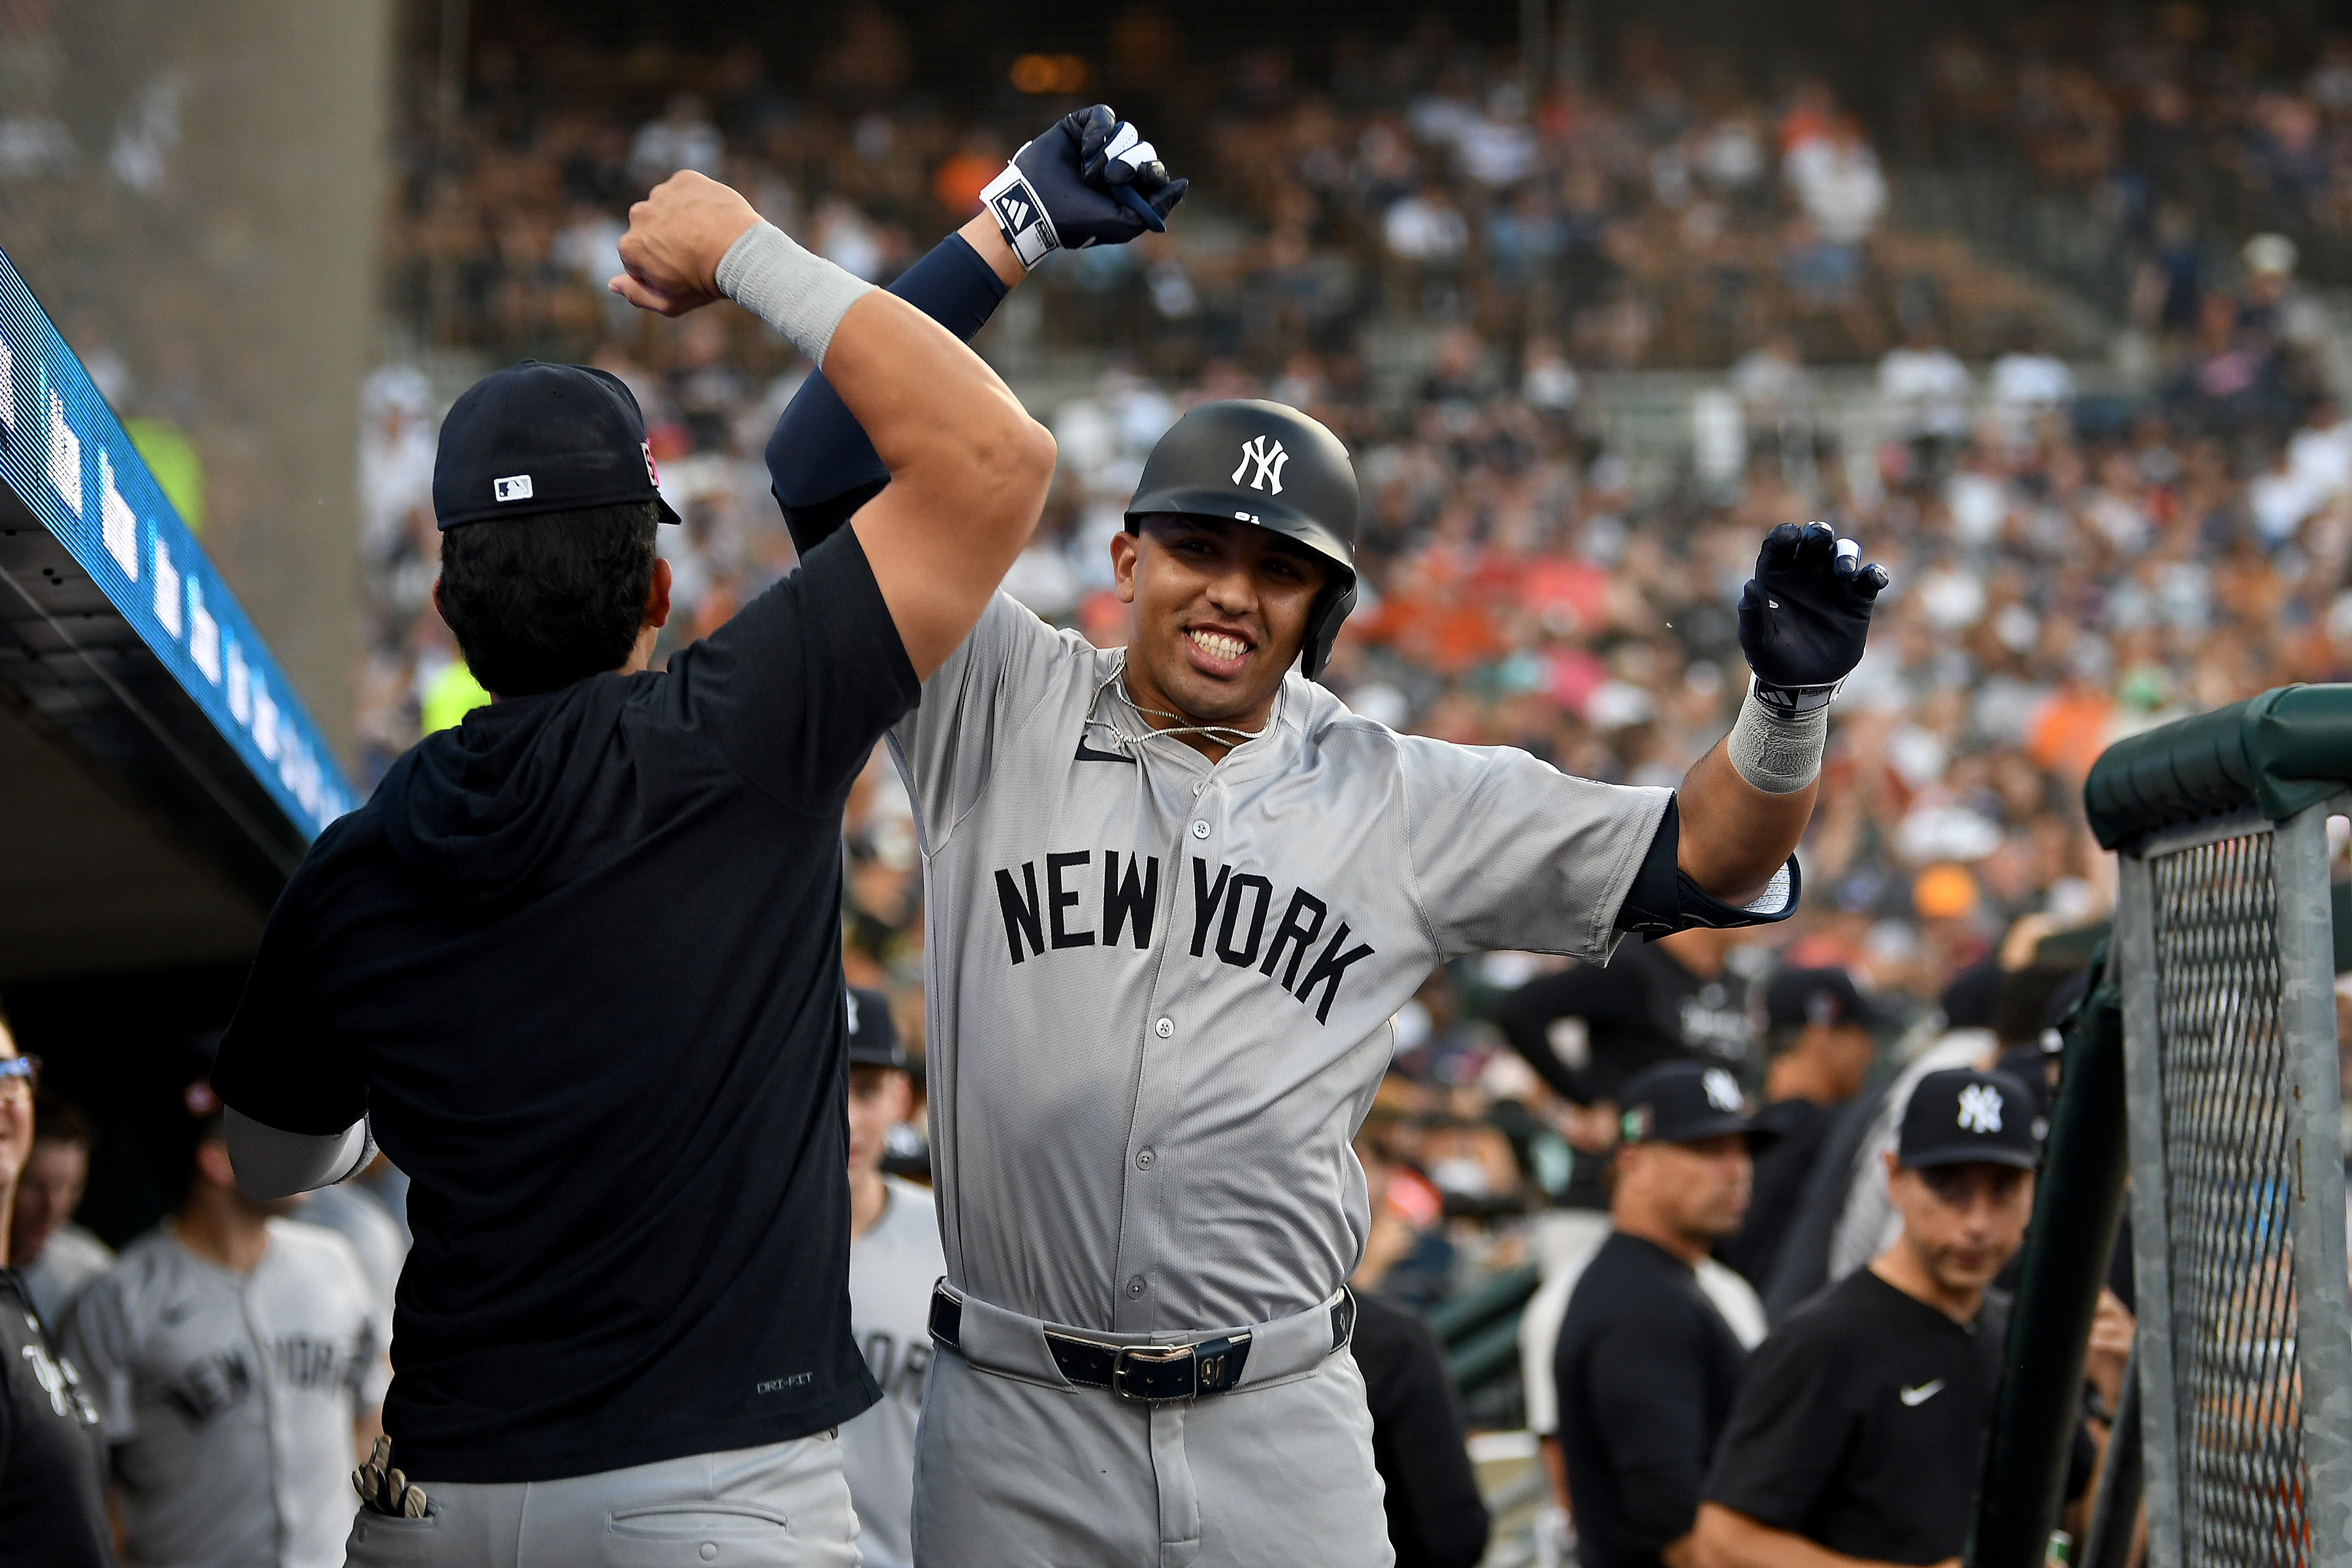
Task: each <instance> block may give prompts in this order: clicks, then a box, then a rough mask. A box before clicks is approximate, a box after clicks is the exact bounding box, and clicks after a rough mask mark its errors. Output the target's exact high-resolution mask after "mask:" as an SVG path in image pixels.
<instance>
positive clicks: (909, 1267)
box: [841, 1176, 947, 1568]
mask: <svg viewBox="0 0 2352 1568" xmlns="http://www.w3.org/2000/svg"><path fill="white" fill-rule="evenodd" d="M883 1180H884V1181H885V1182H886V1183H887V1184H888V1185H889V1190H890V1202H889V1206H888V1207H887V1208H885V1209H884V1210H883V1211H882V1217H881V1218H880V1219H877V1220H876V1221H875V1222H874V1228H873V1229H871V1230H869V1231H867V1232H866V1234H865V1235H864V1236H861V1237H857V1238H856V1239H855V1240H853V1241H852V1242H851V1243H850V1244H849V1327H850V1331H851V1333H853V1334H854V1335H856V1339H857V1348H858V1349H859V1350H861V1351H863V1352H866V1367H867V1369H868V1370H870V1371H871V1372H872V1373H874V1381H875V1382H877V1383H878V1384H881V1385H882V1403H881V1404H879V1405H874V1406H872V1407H871V1408H870V1409H868V1410H866V1411H865V1412H864V1413H863V1414H861V1415H854V1416H852V1417H851V1418H850V1419H848V1420H847V1421H845V1422H843V1423H842V1426H841V1468H842V1470H843V1473H844V1474H845V1475H846V1476H847V1477H848V1478H849V1496H850V1500H852V1501H853V1502H855V1503H856V1505H857V1523H858V1534H857V1550H858V1551H859V1552H863V1553H864V1554H865V1558H866V1568H913V1564H914V1561H915V1548H914V1543H913V1542H912V1541H910V1540H909V1539H908V1517H909V1515H910V1514H911V1512H912V1510H913V1508H914V1500H915V1426H916V1424H917V1422H918V1420H919V1417H920V1416H921V1415H922V1413H923V1374H924V1373H926V1372H929V1370H930V1365H931V1336H930V1309H931V1286H932V1285H933V1284H934V1283H935V1282H936V1281H937V1280H938V1279H939V1277H940V1275H942V1274H944V1273H946V1272H947V1259H946V1258H944V1257H943V1256H942V1255H941V1254H940V1211H939V1209H938V1207H937V1206H936V1205H934V1204H933V1203H932V1202H931V1194H929V1193H928V1192H926V1191H925V1190H924V1189H922V1188H921V1187H919V1186H917V1185H916V1184H914V1183H912V1182H902V1181H900V1180H899V1179H898V1177H896V1176H885V1177H884V1178H883Z"/></svg>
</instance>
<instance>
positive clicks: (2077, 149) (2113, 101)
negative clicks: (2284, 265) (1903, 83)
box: [1920, 5, 2352, 328]
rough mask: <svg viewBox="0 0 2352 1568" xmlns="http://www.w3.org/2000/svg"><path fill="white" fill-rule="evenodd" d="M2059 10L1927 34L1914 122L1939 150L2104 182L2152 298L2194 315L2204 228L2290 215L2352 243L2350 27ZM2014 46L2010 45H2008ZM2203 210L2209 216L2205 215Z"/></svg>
mask: <svg viewBox="0 0 2352 1568" xmlns="http://www.w3.org/2000/svg"><path fill="white" fill-rule="evenodd" d="M2076 20H2079V18H2070V17H2067V16H2063V14H2059V15H2053V16H2041V17H2036V18H2033V19H2032V20H2027V21H2024V22H2022V23H2021V26H2020V27H2019V29H2018V33H2017V36H2015V37H2011V38H2006V39H1991V38H1979V37H1968V36H1965V35H1959V34H1954V35H1951V36H1948V37H1944V38H1942V39H1941V40H1939V41H1938V42H1937V44H1936V45H1935V47H1934V48H1933V49H1932V51H1931V52H1930V56H1929V63H1928V69H1927V88H1928V90H1927V93H1926V95H1925V97H1924V101H1923V103H1922V104H1921V106H1920V107H1921V109H1922V110H1923V111H1924V115H1925V119H1926V121H1927V123H1926V124H1925V125H1924V126H1923V127H1922V130H1923V131H1924V132H1926V134H1927V139H1928V140H1929V141H1930V142H1932V143H1933V145H1934V147H1935V150H1936V152H1937V154H1939V155H1940V157H1941V158H1942V159H1944V160H1945V161H1947V162H1949V163H1963V162H1966V161H1968V160H1970V159H1983V158H1987V157H1993V158H2011V159H2016V160H2020V161H2022V162H2023V163H2025V164H2027V165H2028V166H2029V167H2030V168H2031V169H2032V172H2033V174H2035V176H2036V177H2038V178H2039V179H2040V180H2042V182H2044V183H2045V184H2049V185H2050V186H2052V187H2054V188H2059V189H2069V190H2075V191H2080V192H2084V193H2086V194H2089V195H2095V196H2096V197H2097V198H2099V200H2100V202H2101V204H2102V205H2104V206H2105V207H2106V208H2107V210H2108V211H2109V212H2111V213H2112V214H2113V215H2114V216H2116V217H2117V218H2118V219H2119V220H2120V222H2121V225H2122V227H2123V228H2124V230H2125V232H2126V234H2128V235H2129V236H2130V237H2131V238H2132V240H2133V241H2134V242H2135V244H2136V247H2137V249H2138V251H2139V254H2140V255H2141V256H2142V257H2143V258H2145V259H2146V261H2147V263H2148V269H2147V276H2146V277H2145V278H2144V279H2143V287H2144V291H2145V292H2146V295H2147V298H2146V299H2145V300H2143V301H2142V308H2143V309H2144V310H2152V311H2155V312H2157V313H2158V314H2160V315H2162V316H2163V318H2164V319H2165V321H2166V323H2167V324H2168V325H2169V326H2172V327H2175V328H2187V327H2189V326H2190V325H2191V324H2192V323H2193V321H2194V316H2193V310H2194V307H2195V304H2196V295H2197V293H2198V289H2197V288H2196V287H2195V284H2196V281H2197V276H2198V274H2199V273H2200V272H2201V271H2203V270H2205V269H2206V268H2209V267H2210V258H2207V257H2206V256H2204V255H2202V254H2200V243H2199V242H2200V239H2201V238H2205V237H2210V233H2211V232H2213V231H2230V230H2234V231H2235V232H2237V233H2239V234H2248V233H2254V232H2260V231H2264V230H2283V231H2284V232H2286V233H2288V234H2290V235H2292V236H2294V237H2296V238H2298V239H2300V240H2302V241H2303V242H2305V244H2307V245H2315V246H2316V247H2319V249H2320V250H2321V251H2322V253H2323V254H2324V255H2325V256H2326V258H2327V262H2328V267H2329V271H2330V275H2331V277H2332V278H2334V279H2339V280H2340V279H2341V278H2342V277H2343V276H2344V273H2343V263H2344V261H2345V259H2346V258H2347V257H2352V248H2347V240H2352V37H2345V36H2342V35H2338V36H2336V37H2329V38H2326V39H2325V40H2323V41H2321V42H2320V43H2319V44H2318V46H2317V47H2315V48H2314V47H2310V45H2309V44H2308V42H2307V41H2305V40H2301V39H2293V38H2289V37H2285V36H2284V35H2283V34H2282V32H2281V31H2280V30H2279V29H2278V27H2277V26H2276V25H2275V20H2274V18H2271V17H2268V16H2263V14H2262V13H2261V12H2260V11H2258V10H2254V9H2246V10H2242V11H2228V10H2224V9H2221V8H2218V7H2206V6H2201V5H2163V6H2155V7H2150V8H2148V9H2147V10H2144V11H2139V12H2135V13H2121V12H2108V13H2105V14H2103V15H2102V16H2100V18H2099V19H2098V22H2097V23H2096V24H2095V26H2070V23H2072V22H2074V21H2076ZM2004 46H2007V47H2004ZM2200 228H2202V229H2203V230H2205V231H2206V233H2205V234H2201V235H2200Z"/></svg>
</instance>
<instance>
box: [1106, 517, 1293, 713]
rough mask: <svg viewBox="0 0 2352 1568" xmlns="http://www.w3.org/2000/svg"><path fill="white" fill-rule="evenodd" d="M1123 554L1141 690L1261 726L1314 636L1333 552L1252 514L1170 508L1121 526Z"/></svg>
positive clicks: (1117, 557)
mask: <svg viewBox="0 0 2352 1568" xmlns="http://www.w3.org/2000/svg"><path fill="white" fill-rule="evenodd" d="M1111 563H1112V565H1113V567H1114V568H1115V569H1116V570H1117V572H1118V596H1119V597H1120V598H1122V599H1124V600H1126V601H1127V602H1128V603H1129V604H1130V605H1134V606H1135V634H1134V636H1133V637H1132V638H1131V639H1130V640H1129V643H1128V650H1127V666H1128V687H1129V690H1130V691H1131V692H1132V693H1133V694H1134V697H1135V700H1136V701H1137V702H1139V704H1141V705H1142V706H1144V707H1146V708H1162V709H1166V710H1170V711H1172V712H1176V713H1181V714H1182V715H1184V716H1185V717H1186V718H1187V719H1189V720H1192V721H1194V722H1199V723H1221V724H1233V725H1234V726H1236V727H1237V728H1240V729H1244V730H1254V729H1255V728H1257V727H1258V725H1259V724H1260V723H1262V722H1263V721H1265V716H1266V714H1267V713H1268V712H1269V711H1270V710H1272V708H1273V706H1274V695H1275V692H1276V689H1278V688H1279V687H1280V686H1281V684H1282V677H1283V674H1284V672H1285V671H1286V670H1288V669H1289V668H1290V667H1291V665H1292V664H1293V663H1294V662H1295V661H1296V660H1297V658H1298V650H1299V648H1300V647H1301V646H1302V645H1303V644H1304V643H1305V642H1306V639H1307V616H1308V614H1309V613H1310V612H1311V611H1312V610H1313V609H1314V607H1315V596H1316V595H1317V594H1318V593H1320V592H1321V591H1322V588H1323V582H1324V574H1325V573H1324V566H1323V563H1322V561H1321V559H1320V558H1319V557H1318V556H1317V555H1316V554H1315V552H1312V551H1310V550H1308V549H1307V547H1306V546H1304V545H1302V544H1298V543H1297V542H1293V541H1291V540H1289V539H1286V538H1284V537H1283V536H1282V535H1280V534H1278V533H1275V532H1272V531H1268V530H1266V529H1263V528H1257V527H1254V526H1252V525H1251V524H1249V523H1244V522H1228V521H1223V520H1222V519H1219V518H1198V517H1176V516H1160V517H1150V518H1146V519H1144V520H1143V522H1142V525H1141V528H1140V531H1139V532H1138V533H1134V534H1129V533H1120V534H1118V535H1116V536H1114V537H1113V539H1112V540H1111ZM1203 749H1204V750H1206V749H1209V748H1203ZM1217 750H1218V751H1220V752H1221V751H1222V748H1217Z"/></svg>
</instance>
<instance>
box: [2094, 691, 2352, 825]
mask: <svg viewBox="0 0 2352 1568" xmlns="http://www.w3.org/2000/svg"><path fill="white" fill-rule="evenodd" d="M2347 784H2352V685H2334V686H2280V687H2273V689H2270V690H2268V691H2265V692H2263V694H2262V695H2261V696H2259V697H2249V698H2247V699H2246V700H2244V701H2243V702H2233V703H2231V705H2230V706H2229V707H2227V708H2217V709H2215V710H2213V711H2212V712H2210V713H2200V714H2198V715H2197V716H2196V717H2195V718H2193V719H2182V720H2179V721H2176V722H2174V723H2170V724H2165V725H2161V726H2159V727H2158V728H2156V729H2154V730H2149V731H2146V732H2144V733H2142V734H2137V735H2133V736H2129V737H2127V738H2126V739H2124V740H2121V741H2117V742H2116V743H2115V744H2114V745H2112V746H2109V747H2108V748H2107V749H2106V750H2105V752H2102V753H2101V754H2100V756H2099V760H2098V761H2097V762H2096V763H2094V764H2093V765H2092V767H2091V776H2090V777H2089V778H2088V779H2086V780H2084V783H2083V805H2084V810H2085V811H2086V812H2088V814H2089V816H2090V819H2091V831H2092V832H2093V833H2095V834H2096V835H2097V836H2098V839H2099V843H2100V845H2101V846H2102V847H2105V848H2108V849H2116V848H2121V847H2125V846H2126V845H2130V844H2134V843H2137V841H2139V840H2141V839H2144V838H2146V837H2148V836H2149V835H2150V834H2153V833H2158V832H2161V831H2163V830H2165V829H2167V828H2171V827H2180V826H2187V825H2188V824H2189V823H2192V822H2197V821H2199V820H2200V819H2202V818H2205V817H2209V816H2223V815H2226V814H2228V813H2231V812H2242V811H2260V812H2261V813H2262V814H2263V816H2267V817H2269V818H2271V819H2272V820H2273V821H2275V822H2283V821H2284V820H2285V819H2286V818H2288V817H2290V816H2294V814H2295V813H2296V812H2298V811H2301V810H2303V809H2304V808H2305V806H2310V805H2317V804H2318V803H2319V802H2321V801H2323V800H2325V799H2326V798H2327V797H2328V796H2329V795H2333V794H2335V793H2336V791H2337V790H2340V789H2343V788H2345V787H2346V786H2347Z"/></svg>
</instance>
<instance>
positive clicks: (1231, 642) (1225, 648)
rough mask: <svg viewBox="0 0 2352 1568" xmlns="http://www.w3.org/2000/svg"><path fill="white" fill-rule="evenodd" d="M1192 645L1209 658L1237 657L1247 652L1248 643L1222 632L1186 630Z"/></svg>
mask: <svg viewBox="0 0 2352 1568" xmlns="http://www.w3.org/2000/svg"><path fill="white" fill-rule="evenodd" d="M1185 635H1186V636H1187V637H1191V638H1192V641H1193V643H1194V645H1195V646H1196V647H1199V648H1200V650H1201V651H1202V653H1205V654H1207V655H1208V656H1209V657H1210V658H1241V656H1242V655H1244V654H1245V653H1247V652H1249V644H1247V643H1245V642H1244V641H1242V639H1241V638H1239V637H1226V636H1225V635H1224V634H1223V633H1222V632H1187V633H1186V634H1185Z"/></svg>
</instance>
